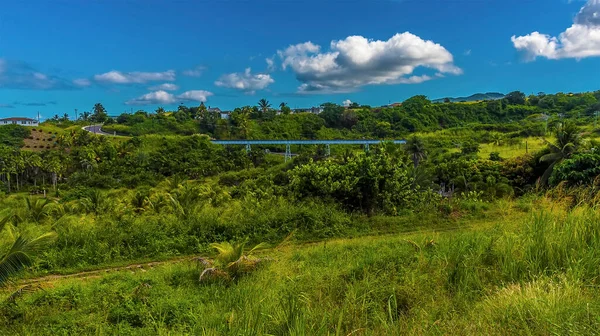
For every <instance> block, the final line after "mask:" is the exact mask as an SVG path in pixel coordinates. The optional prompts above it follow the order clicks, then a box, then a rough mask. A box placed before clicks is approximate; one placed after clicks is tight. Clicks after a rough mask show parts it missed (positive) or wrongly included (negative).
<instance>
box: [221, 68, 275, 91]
mask: <svg viewBox="0 0 600 336" xmlns="http://www.w3.org/2000/svg"><path fill="white" fill-rule="evenodd" d="M274 82H275V80H273V78H271V75H268V74H261V73H259V74H252V70H251V69H250V68H247V69H246V71H244V73H237V72H236V73H230V74H225V75H222V76H221V77H220V78H219V79H218V80H217V81H216V82H215V85H216V86H221V87H226V88H231V89H236V90H240V91H244V92H246V93H254V92H255V91H257V90H262V89H265V88H266V87H267V86H269V85H270V84H272V83H274Z"/></svg>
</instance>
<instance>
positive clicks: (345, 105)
mask: <svg viewBox="0 0 600 336" xmlns="http://www.w3.org/2000/svg"><path fill="white" fill-rule="evenodd" d="M350 105H352V100H350V99H346V100H344V101H343V102H342V106H344V107H348V106H350Z"/></svg>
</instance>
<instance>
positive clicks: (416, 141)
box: [406, 135, 427, 168]
mask: <svg viewBox="0 0 600 336" xmlns="http://www.w3.org/2000/svg"><path fill="white" fill-rule="evenodd" d="M406 151H407V152H408V154H409V155H410V159H411V160H412V162H413V164H414V166H415V168H417V167H418V166H419V162H421V161H422V160H425V159H426V158H427V152H426V150H425V144H424V143H423V140H421V139H420V138H417V136H416V135H413V136H412V138H410V139H408V141H407V142H406Z"/></svg>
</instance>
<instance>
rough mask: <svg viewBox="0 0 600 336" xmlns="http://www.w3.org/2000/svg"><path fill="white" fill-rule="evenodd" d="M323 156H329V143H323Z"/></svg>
mask: <svg viewBox="0 0 600 336" xmlns="http://www.w3.org/2000/svg"><path fill="white" fill-rule="evenodd" d="M325 156H331V147H329V144H325Z"/></svg>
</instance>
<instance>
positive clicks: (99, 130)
mask: <svg viewBox="0 0 600 336" xmlns="http://www.w3.org/2000/svg"><path fill="white" fill-rule="evenodd" d="M83 129H84V130H86V131H88V132H90V133H95V134H100V135H108V136H113V134H110V133H106V132H103V131H102V125H101V124H99V125H90V126H85V127H83Z"/></svg>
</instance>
